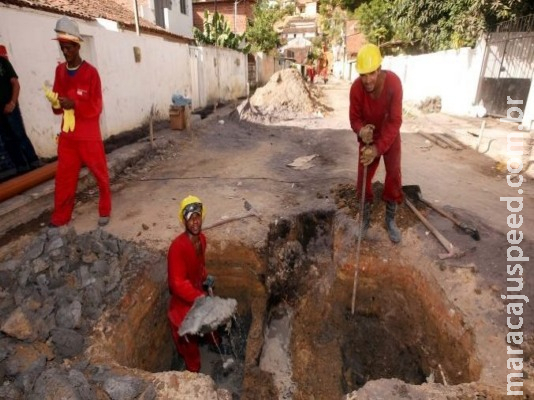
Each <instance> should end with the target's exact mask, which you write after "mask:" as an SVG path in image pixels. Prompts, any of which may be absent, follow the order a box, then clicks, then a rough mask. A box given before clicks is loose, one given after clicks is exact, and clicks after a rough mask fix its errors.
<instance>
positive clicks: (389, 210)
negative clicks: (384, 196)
mask: <svg viewBox="0 0 534 400" xmlns="http://www.w3.org/2000/svg"><path fill="white" fill-rule="evenodd" d="M396 211H397V204H396V203H393V202H391V201H388V202H387V203H386V228H387V230H388V235H389V239H390V240H391V241H392V242H393V243H399V242H400V241H401V232H400V230H399V228H398V227H397V224H396V223H395V212H396Z"/></svg>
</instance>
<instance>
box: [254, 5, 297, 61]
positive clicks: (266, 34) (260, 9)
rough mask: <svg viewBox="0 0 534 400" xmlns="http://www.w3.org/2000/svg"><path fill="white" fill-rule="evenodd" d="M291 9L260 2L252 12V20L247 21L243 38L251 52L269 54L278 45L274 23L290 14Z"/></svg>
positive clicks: (278, 40)
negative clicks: (249, 46) (248, 44)
mask: <svg viewBox="0 0 534 400" xmlns="http://www.w3.org/2000/svg"><path fill="white" fill-rule="evenodd" d="M293 10H294V6H293V8H283V9H282V8H280V6H278V5H277V6H274V7H272V6H269V2H268V1H267V0H260V1H258V2H257V3H256V5H255V6H254V10H253V18H252V20H250V21H249V25H248V27H247V31H246V32H245V37H246V38H247V41H248V42H249V43H250V44H251V45H252V50H253V51H262V52H264V53H269V52H270V51H272V50H274V49H276V48H277V47H278V46H279V45H280V39H279V36H278V33H277V32H276V31H275V29H274V26H275V23H276V22H278V21H280V20H281V19H282V18H283V17H284V16H285V15H288V14H291V13H292V11H293Z"/></svg>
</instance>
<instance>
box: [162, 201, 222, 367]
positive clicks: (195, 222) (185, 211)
mask: <svg viewBox="0 0 534 400" xmlns="http://www.w3.org/2000/svg"><path fill="white" fill-rule="evenodd" d="M205 214H206V209H205V207H204V205H203V204H202V202H201V201H200V199H199V198H198V197H196V196H187V197H186V198H184V199H183V200H182V202H181V203H180V211H179V215H178V216H179V218H180V221H181V222H182V223H183V225H184V227H185V231H184V232H183V233H181V234H180V235H178V237H177V238H176V239H174V241H173V242H172V244H171V246H170V248H169V252H168V255H167V272H168V283H169V291H170V294H171V298H170V301H169V309H168V312H167V316H168V318H169V322H170V325H171V331H172V338H173V341H174V344H175V346H176V350H177V351H178V353H179V354H180V355H181V356H182V357H183V359H184V361H185V366H186V368H187V370H188V371H191V372H199V371H200V350H199V341H200V337H199V336H198V335H190V334H188V335H184V336H180V335H179V334H178V330H179V328H180V325H181V324H182V322H183V321H184V319H185V317H186V315H187V313H188V312H189V310H190V309H191V307H193V304H194V303H195V301H196V300H197V299H201V298H203V297H205V296H206V295H207V293H208V292H209V291H211V288H212V287H213V284H214V282H215V279H214V278H213V277H212V276H211V275H208V274H207V272H206V266H205V252H206V236H204V234H203V233H202V220H203V219H204V216H205ZM207 338H208V339H211V340H213V341H220V338H219V337H218V336H217V335H207ZM217 344H218V343H217Z"/></svg>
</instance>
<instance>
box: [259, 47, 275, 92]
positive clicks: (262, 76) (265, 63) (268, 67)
mask: <svg viewBox="0 0 534 400" xmlns="http://www.w3.org/2000/svg"><path fill="white" fill-rule="evenodd" d="M276 67H277V62H276V59H275V58H274V57H273V56H268V55H266V54H264V53H258V54H256V82H257V86H258V87H260V86H263V85H265V84H266V83H267V82H269V79H270V78H271V76H272V75H273V74H274V73H275V72H276V71H277V69H276Z"/></svg>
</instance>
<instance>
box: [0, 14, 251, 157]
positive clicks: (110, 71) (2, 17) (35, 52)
mask: <svg viewBox="0 0 534 400" xmlns="http://www.w3.org/2000/svg"><path fill="white" fill-rule="evenodd" d="M58 17H59V16H58V15H56V14H51V13H46V12H42V11H34V10H30V9H21V8H14V7H5V6H0V44H4V45H5V46H6V47H7V50H8V53H9V56H10V60H11V62H12V63H13V66H14V67H15V70H16V71H17V74H18V75H19V81H20V84H21V94H20V99H19V102H20V107H21V110H22V114H23V118H24V123H25V126H26V131H27V133H28V137H29V138H30V140H31V141H32V143H33V145H34V147H35V149H36V151H37V153H38V155H39V156H40V157H54V156H55V155H56V142H55V135H56V133H57V132H58V131H59V129H60V124H61V117H60V116H55V115H53V114H52V112H51V109H50V105H49V103H48V101H46V99H45V98H44V94H43V90H42V85H43V83H44V82H45V81H49V82H51V83H52V82H53V80H54V71H55V67H56V65H57V64H58V63H59V62H63V61H64V58H63V55H62V54H61V52H60V51H59V47H58V44H57V42H56V41H55V40H51V39H52V38H54V37H55V32H54V27H55V23H56V21H57V19H58ZM78 23H79V26H80V32H81V33H82V36H83V37H84V40H85V41H84V44H83V45H82V50H81V55H82V58H84V59H85V60H87V61H88V62H90V63H91V64H93V65H94V66H95V67H96V68H97V69H98V71H99V73H100V78H101V81H102V92H103V98H104V112H103V113H102V116H101V119H100V122H101V128H102V135H103V137H104V139H106V138H108V137H110V136H113V135H116V134H119V133H122V132H124V131H128V130H131V129H135V128H138V127H139V126H141V125H143V124H144V123H146V122H147V121H148V118H149V115H150V110H151V108H152V107H153V108H154V110H155V112H156V114H157V115H156V116H157V117H158V116H159V117H160V118H164V119H166V118H168V109H169V105H170V104H171V101H172V95H173V94H174V93H179V94H182V95H184V96H186V97H189V98H192V97H193V95H195V96H197V97H196V98H195V99H194V101H193V103H194V104H195V103H196V104H197V105H198V106H199V107H204V106H206V105H208V104H211V103H213V102H216V101H218V99H220V100H223V101H227V100H231V99H235V98H237V97H243V96H245V95H246V87H247V64H246V56H245V55H244V54H242V53H238V52H236V51H232V50H227V49H215V48H211V49H205V54H204V55H205V59H206V60H207V62H206V63H205V64H204V65H203V64H202V63H197V64H200V65H201V67H199V68H201V71H200V74H198V80H202V85H199V84H198V81H196V82H195V83H194V84H195V88H197V91H196V92H195V93H193V83H192V73H191V55H190V52H189V46H188V45H185V44H181V43H175V42H168V41H165V40H164V39H162V38H160V37H157V36H151V35H143V34H141V35H140V36H137V35H136V34H135V33H134V32H129V31H125V32H120V31H119V30H118V29H117V24H116V23H114V22H112V21H107V20H98V21H92V22H87V21H81V20H79V21H78ZM28 26H31V27H32V29H31V30H30V31H28V29H27V27H28ZM134 48H138V49H139V50H140V54H141V59H140V62H136V61H135V59H134ZM215 58H217V59H218V63H215V61H214V59H215ZM217 64H219V67H218V68H216V66H217ZM219 82H220V84H219Z"/></svg>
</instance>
